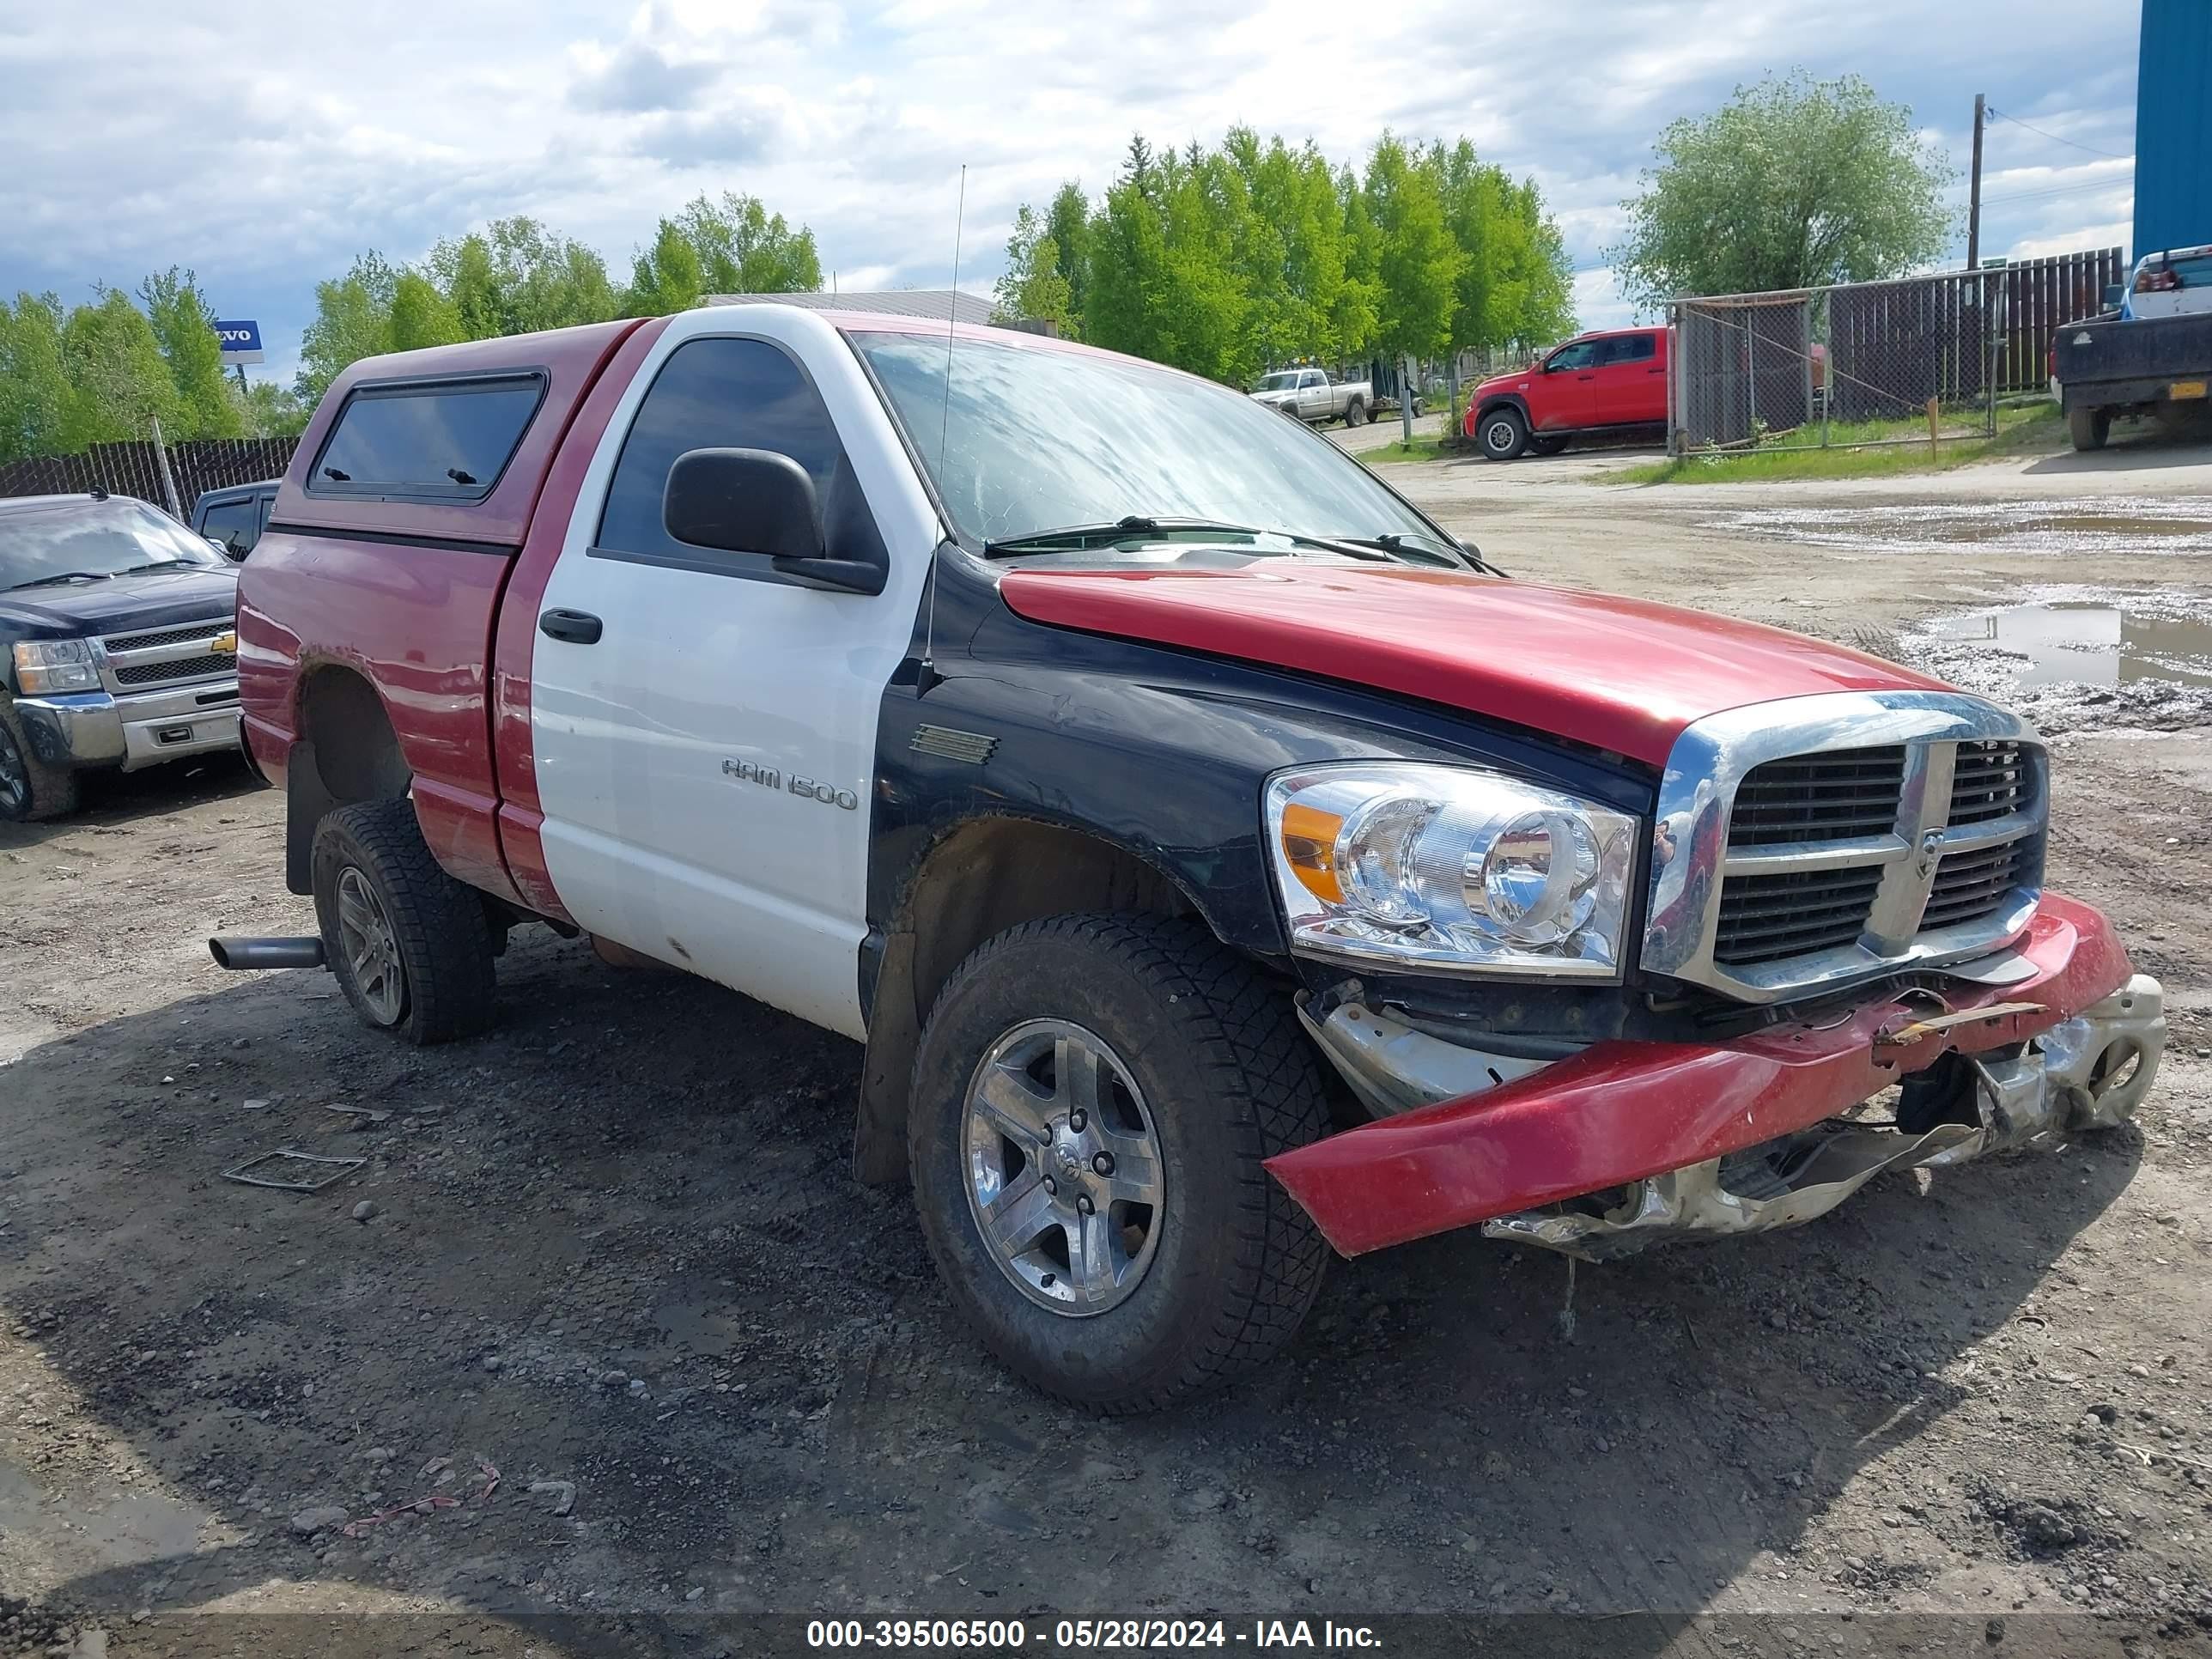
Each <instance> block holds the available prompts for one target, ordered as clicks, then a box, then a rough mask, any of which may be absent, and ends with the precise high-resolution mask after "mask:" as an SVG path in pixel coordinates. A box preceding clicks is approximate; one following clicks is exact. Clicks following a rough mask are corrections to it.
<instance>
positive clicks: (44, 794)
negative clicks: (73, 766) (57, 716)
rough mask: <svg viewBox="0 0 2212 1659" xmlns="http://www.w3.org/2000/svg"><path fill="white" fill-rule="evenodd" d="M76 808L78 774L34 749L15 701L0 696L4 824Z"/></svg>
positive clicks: (1, 810)
mask: <svg viewBox="0 0 2212 1659" xmlns="http://www.w3.org/2000/svg"><path fill="white" fill-rule="evenodd" d="M74 811H76V773H75V772H73V771H71V770H70V769H69V768H68V767H66V766H56V765H53V764H52V763H50V762H46V761H42V760H40V758H39V757H37V756H36V755H34V754H33V753H32V752H31V739H30V735H29V733H27V732H25V730H24V729H23V717H22V716H21V714H17V713H16V712H15V704H14V702H12V701H10V700H9V699H8V698H6V697H5V696H4V695H0V823H36V822H37V821H39V820H40V819H41V818H58V817H61V816H63V814H64V813H67V812H74Z"/></svg>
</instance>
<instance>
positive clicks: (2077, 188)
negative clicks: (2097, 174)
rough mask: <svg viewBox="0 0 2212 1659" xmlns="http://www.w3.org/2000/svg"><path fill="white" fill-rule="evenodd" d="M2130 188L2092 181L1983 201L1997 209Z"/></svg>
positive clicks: (1984, 204)
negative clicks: (2060, 197) (2018, 203)
mask: <svg viewBox="0 0 2212 1659" xmlns="http://www.w3.org/2000/svg"><path fill="white" fill-rule="evenodd" d="M2127 188H2128V186H2127V185H2124V184H2122V183H2120V182H2119V180H2118V179H2090V180H2089V181H2088V182H2087V183H2086V184H2079V185H2056V186H2054V187H2053V188H2051V189H2050V190H2023V191H2018V192H2016V193H2015V194H2014V195H2011V196H1990V197H1984V198H1983V200H1982V205H1983V206H1984V207H1996V205H1998V204H2000V203H2002V202H2040V201H2044V200H2045V199H2047V198H2049V197H2053V196H2073V195H2075V194H2078V193H2079V192H2081V191H2085V190H2125V189H2127Z"/></svg>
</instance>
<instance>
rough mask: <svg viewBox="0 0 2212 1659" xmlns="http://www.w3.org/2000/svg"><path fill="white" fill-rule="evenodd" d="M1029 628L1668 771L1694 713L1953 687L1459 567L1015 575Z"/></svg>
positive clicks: (1673, 614) (1828, 652) (1820, 647)
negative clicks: (1194, 658) (1361, 697)
mask: <svg viewBox="0 0 2212 1659" xmlns="http://www.w3.org/2000/svg"><path fill="white" fill-rule="evenodd" d="M1000 592H1001V593H1002V594H1003V595H1004V596H1005V598H1006V603H1007V605H1010V606H1012V608H1013V609H1014V610H1015V611H1018V613H1020V614H1021V615H1022V616H1024V617H1029V618H1030V620H1031V621H1034V622H1041V623H1056V624H1058V625H1059V626H1060V627H1063V628H1080V629H1085V630H1086V631H1088V632H1091V633H1094V634H1111V635H1120V636H1121V637H1123V638H1127V639H1138V640H1151V641H1157V642H1158V643H1159V644H1162V645H1173V646H1181V647H1184V648H1185V649H1188V650H1194V651H1206V652H1210V653H1213V654H1215V655H1218V656H1224V657H1237V658H1242V659H1245V660H1247V661H1250V662H1263V663H1271V664H1273V665H1276V666H1278V667H1283V668H1293V669H1297V670H1300V671H1304V672H1306V673H1311V674H1319V675H1322V676H1325V677H1327V678H1330V679H1336V680H1347V681H1350V682H1352V683H1353V684H1358V685H1370V686H1374V687H1376V688H1377V689H1379V690H1385V691H1395V692H1397V693H1399V694H1401V696H1409V697H1419V698H1422V699H1425V701H1427V702H1438V703H1444V704H1447V705H1449V707H1451V708H1464V709H1467V710H1468V711H1469V712H1471V713H1474V714H1487V715H1490V716H1492V717H1493V718H1495V719H1498V720H1510V721H1512V722H1514V723H1515V724H1516V725H1519V726H1527V727H1528V728H1530V729H1531V730H1533V731H1537V732H1551V733H1553V734H1555V735H1557V736H1559V737H1564V738H1574V739H1577V741H1580V742H1583V743H1587V744H1592V745H1594V746H1595V747H1597V748H1600V749H1610V750H1616V751H1618V752H1619V753H1620V754H1624V755H1628V756H1632V757H1634V758H1635V759H1638V760H1641V761H1646V762H1649V763H1650V764H1652V765H1654V766H1657V765H1661V764H1662V763H1664V762H1665V760H1666V758H1667V753H1668V750H1669V749H1671V748H1672V747H1673V746H1674V739H1675V738H1677V737H1679V736H1680V734H1681V732H1682V728H1683V727H1684V726H1687V725H1689V724H1690V722H1691V721H1692V720H1701V719H1703V718H1704V717H1705V715H1707V714H1717V713H1718V712H1719V711H1720V710H1722V709H1723V708H1739V707H1741V705H1743V704H1745V703H1751V702H1771V701H1772V700H1773V699H1775V698H1777V697H1802V696H1809V695H1811V694H1813V693H1814V692H1820V691H1866V690H1943V689H1945V688H1944V687H1943V686H1942V682H1941V681H1938V680H1931V679H1928V678H1924V677H1923V676H1921V675H1918V674H1915V673H1913V672H1911V671H1910V670H1908V669H1904V668H1899V667H1898V666H1897V665H1895V664H1894V663H1887V662H1883V661H1882V660H1881V659H1879V658H1876V657H1869V656H1866V655H1864V654H1863V653H1860V652H1857V651H1850V650H1846V649H1845V648H1844V647H1842V646H1839V645H1829V644H1826V642H1824V641H1820V640H1812V639H1807V638H1805V637H1804V636H1803V635H1798V634H1785V633H1784V632H1783V631H1782V630H1781V629H1775V628H1762V627H1759V625H1758V624H1757V623H1741V622H1732V621H1730V620H1729V619H1728V618H1727V617H1712V616H1707V615H1705V613H1703V612H1701V611H1680V610H1677V609H1675V608H1674V606H1672V605H1650V604H1647V603H1645V602H1644V601H1643V600H1640V599H1615V598H1613V597H1612V596H1611V595H1608V594H1603V593H1584V592H1576V591H1573V590H1571V589H1568V588H1564V587H1543V586H1536V585H1534V584H1533V583H1529V582H1518V581H1500V580H1497V579H1496V578H1494V577H1488V576H1476V575H1471V574H1461V573H1457V572H1454V571H1445V570H1413V569H1407V568H1403V567H1395V566H1394V567H1390V568H1383V567H1379V566H1366V565H1354V566H1346V565H1340V564H1316V563H1293V562H1291V561H1289V560H1281V561H1270V562H1266V563H1257V564H1254V565H1251V566H1249V567H1248V568H1244V569H1242V570H1172V571H1167V570H1127V571H1121V570H1115V571H1096V570H1083V571H1078V570H1042V569H1024V570H1012V571H1009V572H1008V573H1007V574H1006V578H1005V580H1004V582H1003V583H1002V585H1001V586H1000Z"/></svg>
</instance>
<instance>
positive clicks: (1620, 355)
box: [1601, 334, 1659, 363]
mask: <svg viewBox="0 0 2212 1659" xmlns="http://www.w3.org/2000/svg"><path fill="white" fill-rule="evenodd" d="M1603 344H1604V346H1605V348H1606V355H1605V356H1604V357H1603V358H1602V359H1601V362H1607V363H1643V362H1650V360H1651V359H1652V358H1654V357H1656V356H1658V355H1659V348H1658V345H1657V343H1656V342H1655V341H1654V340H1653V339H1652V337H1651V336H1650V335H1649V334H1621V335H1616V336H1615V337H1613V338H1612V339H1610V340H1607V341H1605V342H1603Z"/></svg>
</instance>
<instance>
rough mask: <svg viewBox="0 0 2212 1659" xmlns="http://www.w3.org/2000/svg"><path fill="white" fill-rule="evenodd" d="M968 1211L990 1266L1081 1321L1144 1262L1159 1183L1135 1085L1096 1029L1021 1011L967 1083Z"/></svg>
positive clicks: (1125, 1287) (1163, 1197)
mask: <svg viewBox="0 0 2212 1659" xmlns="http://www.w3.org/2000/svg"><path fill="white" fill-rule="evenodd" d="M961 1155H962V1160H963V1164H964V1166H965V1169H966V1172H967V1177H968V1208H969V1212H970V1213H971V1214H973V1215H974V1217H975V1227H976V1231H978V1232H979V1233H980V1234H981V1236H982V1239H983V1243H984V1246H985V1248H986V1249H987V1250H988V1252H989V1253H990V1256H991V1259H992V1260H993V1261H995V1262H997V1263H998V1264H999V1267H1000V1271H1001V1272H1002V1273H1005V1274H1006V1277H1007V1278H1008V1279H1012V1281H1013V1283H1014V1286H1015V1288H1016V1289H1018V1291H1021V1293H1022V1294H1023V1295H1024V1296H1025V1297H1028V1298H1029V1299H1030V1301H1032V1302H1034V1303H1036V1304H1037V1305H1038V1306H1039V1307H1042V1308H1048V1309H1050V1310H1052V1311H1053V1312H1054V1313H1056V1314H1065V1315H1066V1316H1068V1317H1070V1318H1074V1319H1084V1318H1089V1317H1091V1316H1093V1315H1096V1314H1102V1313H1104V1312H1106V1311H1107V1310H1109V1309H1110V1308H1115V1307H1118V1306H1119V1305H1120V1304H1121V1303H1122V1302H1123V1301H1125V1300H1127V1297H1129V1295H1130V1293H1131V1292H1132V1291H1134V1290H1135V1289H1136V1288H1137V1285H1138V1284H1139V1282H1140V1281H1141V1280H1142V1279H1144V1276H1145V1270H1146V1268H1147V1267H1151V1266H1152V1255H1153V1252H1154V1249H1155V1248H1156V1247H1157V1246H1158V1243H1159V1237H1160V1229H1161V1226H1162V1225H1163V1223H1164V1218H1165V1214H1166V1204H1167V1187H1166V1176H1165V1168H1164V1159H1163V1158H1162V1157H1161V1155H1160V1142H1159V1136H1158V1132H1157V1131H1156V1129H1155V1127H1154V1126H1153V1122H1152V1109H1151V1108H1150V1107H1148V1106H1147V1105H1146V1103H1145V1097H1144V1092H1143V1091H1141V1090H1140V1089H1139V1088H1138V1087H1137V1084H1136V1079H1134V1078H1133V1077H1132V1076H1131V1075H1130V1073H1129V1068H1128V1067H1127V1066H1125V1065H1123V1064H1122V1063H1121V1057H1120V1056H1119V1055H1117V1054H1115V1052H1114V1051H1113V1050H1112V1049H1111V1048H1109V1047H1108V1046H1107V1045H1106V1043H1105V1042H1104V1041H1103V1039H1101V1038H1100V1037H1099V1036H1097V1035H1096V1034H1095V1033H1093V1032H1091V1031H1086V1030H1084V1029H1083V1027H1081V1026H1080V1025H1077V1024H1072V1023H1071V1022H1069V1021H1067V1020H1064V1019H1032V1020H1025V1021H1024V1022H1023V1023H1022V1024H1019V1025H1017V1026H1015V1027H1014V1028H1013V1029H1012V1030H1010V1031H1008V1032H1006V1034H1005V1035H1004V1036H1000V1038H999V1040H998V1041H997V1042H994V1043H993V1044H992V1045H991V1048H990V1050H989V1052H988V1053H987V1054H985V1055H984V1056H983V1062H982V1064H981V1065H980V1066H977V1067H976V1068H975V1076H974V1077H973V1078H972V1079H970V1080H969V1085H968V1103H967V1111H966V1113H965V1114H964V1115H963V1121H962V1127H961Z"/></svg>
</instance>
